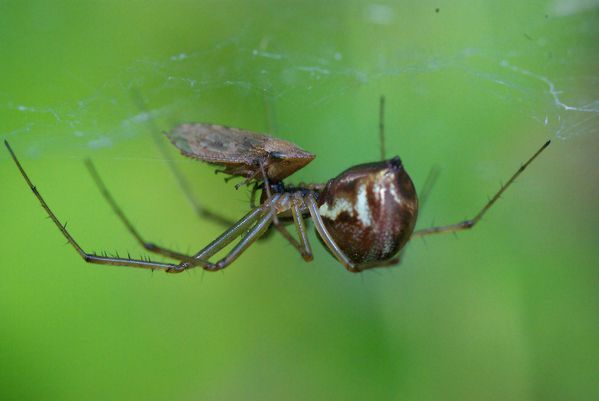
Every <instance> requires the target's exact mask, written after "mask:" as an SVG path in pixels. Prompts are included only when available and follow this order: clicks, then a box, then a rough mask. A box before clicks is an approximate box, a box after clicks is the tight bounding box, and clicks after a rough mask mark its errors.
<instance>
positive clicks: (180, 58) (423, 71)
mask: <svg viewBox="0 0 599 401" xmlns="http://www.w3.org/2000/svg"><path fill="white" fill-rule="evenodd" d="M596 5H597V3H596V2H588V1H586V2H585V1H582V2H562V1H559V2H555V3H553V4H550V5H549V6H548V8H547V10H546V15H545V18H544V19H542V20H541V21H540V22H537V23H536V25H532V26H527V27H526V28H525V29H523V30H522V31H521V32H518V34H517V35H518V37H520V39H522V36H524V37H525V38H526V40H525V41H519V43H522V42H523V43H524V44H521V45H520V46H519V47H518V46H514V37H504V38H502V39H503V42H502V41H499V42H498V43H495V44H493V45H492V46H491V45H488V44H485V43H482V44H480V43H479V44H478V46H467V47H462V48H459V47H458V48H454V49H451V51H444V50H442V49H441V48H439V49H436V51H435V49H433V50H430V49H428V50H419V49H417V48H415V47H412V48H407V49H402V48H397V47H394V46H392V45H391V44H384V45H381V46H380V47H379V46H376V45H375V48H376V50H377V52H378V59H375V60H368V62H364V60H360V61H359V62H354V61H352V60H347V58H348V57H347V54H346V53H347V51H344V50H342V49H341V46H339V44H338V43H335V42H334V41H333V40H331V41H329V42H327V41H326V40H325V41H323V42H321V43H320V44H319V45H318V46H314V47H307V48H306V47H305V46H302V47H299V48H297V49H294V48H290V47H285V48H283V47H282V46H281V45H280V44H277V43H276V40H274V39H272V38H269V37H268V35H266V36H262V37H261V38H260V36H259V35H258V36H257V34H256V30H257V28H258V26H257V22H256V21H251V20H250V21H248V22H246V23H245V24H244V25H243V26H241V27H240V28H238V29H237V30H236V31H235V32H233V33H232V34H231V35H230V36H229V37H226V38H224V39H223V40H221V41H218V42H216V43H212V44H211V45H210V46H207V47H206V48H202V49H192V50H187V49H186V50H182V51H180V52H175V53H172V54H170V55H164V56H156V57H146V58H142V59H137V60H136V61H134V62H133V63H131V64H127V65H124V66H122V68H121V70H120V73H119V74H118V75H117V76H116V77H114V78H113V79H111V80H109V81H107V82H105V83H104V84H103V85H101V86H97V87H94V88H91V89H90V90H89V91H88V93H89V94H88V95H87V96H85V97H81V98H76V99H73V100H72V101H65V102H61V103H54V102H52V101H45V102H38V103H23V102H21V101H20V100H19V98H18V97H17V96H14V95H9V94H7V93H3V94H1V95H0V107H1V109H2V112H3V113H4V114H6V117H8V118H7V119H5V120H8V121H10V125H11V126H10V127H8V129H5V130H4V136H5V137H6V138H8V139H9V140H12V139H13V138H17V137H18V138H20V139H23V140H25V143H26V144H27V151H28V152H29V155H34V154H37V153H39V152H40V151H41V150H42V149H47V148H48V147H49V146H50V147H51V146H53V145H55V146H59V147H61V148H71V149H74V150H76V151H81V149H82V148H85V149H88V150H91V151H93V150H94V149H98V148H105V147H111V146H113V145H114V144H116V143H119V142H122V141H129V140H132V139H134V138H135V137H137V136H139V135H146V134H147V130H146V129H145V124H146V122H147V120H149V119H154V120H158V121H160V120H161V119H163V123H162V124H158V125H159V126H160V128H161V129H163V128H164V129H166V127H168V126H169V125H172V124H173V123H175V122H179V121H190V120H192V121H193V120H204V121H210V122H225V123H229V121H227V120H230V121H231V123H230V125H243V124H244V118H243V116H244V114H243V112H242V111H240V110H243V109H244V108H246V109H247V107H250V108H251V109H252V110H253V114H254V115H255V116H259V117H255V118H254V121H253V127H252V128H255V129H257V130H260V128H263V129H262V130H263V131H267V130H268V127H267V126H268V123H265V121H266V119H267V118H268V117H266V116H265V115H266V114H268V107H267V110H266V111H265V110H264V104H263V102H264V101H266V103H267V104H269V105H271V106H272V107H273V108H275V109H278V107H279V105H283V106H281V107H282V108H283V109H284V108H285V107H286V106H285V104H286V102H288V107H296V108H299V109H301V113H309V112H310V111H316V110H322V109H326V108H328V107H332V106H333V105H334V104H335V103H337V102H339V100H340V99H341V98H343V97H344V96H353V95H355V94H356V92H357V91H358V89H357V88H360V87H364V86H369V85H371V86H373V87H375V88H385V87H386V85H391V86H392V85H393V83H394V82H401V85H402V87H403V90H404V91H405V90H406V88H407V91H408V92H410V91H412V92H414V93H416V94H417V96H421V97H426V96H435V95H436V94H437V93H438V92H439V91H445V92H446V93H447V91H449V93H450V94H451V93H452V92H454V93H453V94H454V95H456V96H459V93H457V92H456V88H450V89H444V88H439V87H438V80H439V79H445V77H451V78H456V77H457V79H458V80H460V81H461V82H465V83H468V85H471V86H472V87H478V88H482V93H484V95H485V98H488V99H492V100H491V101H492V102H496V103H498V104H500V105H503V106H504V107H505V108H507V109H509V111H510V113H517V114H519V115H521V116H522V118H524V119H527V120H530V122H531V124H532V125H533V126H535V127H537V128H538V129H540V130H544V131H546V132H547V136H548V137H550V138H557V139H560V140H568V139H571V138H573V137H577V136H583V135H597V134H598V133H599V98H598V94H599V75H597V73H596V71H598V69H597V68H593V66H594V67H597V66H599V52H597V51H596V50H597V43H598V41H597V37H598V35H597V31H598V28H597V24H593V20H592V19H589V18H588V13H590V12H592V11H589V9H591V10H592V8H593V6H596ZM580 15H583V17H580ZM356 18H359V19H362V20H365V21H367V22H369V23H370V24H372V25H374V26H377V25H380V26H384V25H387V24H392V23H394V22H396V21H397V19H398V18H399V15H398V11H397V10H396V9H394V8H392V7H390V6H385V5H381V4H370V5H367V6H364V7H363V8H362V9H361V11H360V14H359V15H358V16H357V17H356ZM317 28H318V29H320V32H318V34H321V35H326V33H327V32H328V30H329V29H331V28H330V27H328V26H327V25H326V21H324V22H323V25H322V26H319V27H317ZM257 39H259V40H257ZM465 44H466V45H470V44H471V43H465ZM593 49H595V51H593ZM410 82H413V84H410ZM410 85H412V87H411V86H410ZM377 90H379V89H377ZM132 91H139V93H140V94H141V96H142V97H143V99H144V102H145V103H146V105H147V106H146V109H145V110H140V108H139V106H136V105H135V102H134V101H132ZM380 91H381V92H383V91H384V89H382V90H380ZM223 93H224V94H225V95H222V94H223ZM218 96H235V97H236V98H238V99H239V101H238V103H236V104H235V105H234V107H233V108H230V107H229V108H228V114H227V113H223V112H222V111H219V110H222V109H223V108H226V107H225V106H223V104H225V103H226V102H224V101H223V100H222V99H220V101H217V102H214V97H218ZM302 96H308V97H309V98H310V101H309V102H301V101H300V100H298V99H301V97H302ZM477 101H483V102H484V101H485V99H482V98H481V99H477ZM248 105H250V106H248ZM273 105H274V106H273ZM231 110H233V111H231ZM235 110H237V111H235ZM246 111H247V110H246ZM278 111H279V110H275V112H278ZM235 113H237V114H235ZM235 122H238V124H235ZM278 124H280V125H279V126H277V128H278V129H281V128H283V129H281V130H284V128H285V125H286V123H285V122H284V120H281V119H279V121H278ZM246 125H247V124H246ZM250 125H252V124H250Z"/></svg>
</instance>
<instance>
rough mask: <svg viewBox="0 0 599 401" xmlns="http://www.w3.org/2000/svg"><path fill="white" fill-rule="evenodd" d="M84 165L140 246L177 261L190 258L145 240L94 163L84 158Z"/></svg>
mask: <svg viewBox="0 0 599 401" xmlns="http://www.w3.org/2000/svg"><path fill="white" fill-rule="evenodd" d="M85 166H86V167H87V170H88V171H89V173H90V175H91V176H92V178H93V180H94V182H95V184H96V186H97V187H98V189H99V190H100V193H101V194H102V196H103V197H104V199H105V200H106V202H108V204H109V205H110V207H111V208H112V211H113V212H114V213H115V214H116V215H117V217H118V218H119V219H120V220H121V221H122V222H123V224H124V225H125V227H126V228H127V230H128V231H129V233H131V235H133V237H135V239H136V240H137V242H139V244H140V245H141V246H143V247H144V248H145V249H146V250H147V251H149V252H154V253H157V254H160V255H162V256H166V257H168V258H171V259H175V260H179V261H184V260H191V259H192V257H191V256H188V255H185V254H183V253H180V252H176V251H173V250H170V249H167V248H164V247H162V246H159V245H156V244H155V243H153V242H148V241H146V240H145V239H144V238H143V237H142V236H141V234H140V233H139V232H138V231H137V229H136V228H135V226H133V224H132V223H131V221H130V220H129V219H128V218H127V216H125V213H124V212H123V210H122V209H121V208H120V206H119V205H118V204H117V203H116V201H115V200H114V198H113V197H112V194H111V193H110V191H109V190H108V188H107V187H106V185H105V184H104V181H103V180H102V178H100V174H98V171H97V170H96V167H95V166H94V164H93V163H92V161H91V160H90V159H86V160H85Z"/></svg>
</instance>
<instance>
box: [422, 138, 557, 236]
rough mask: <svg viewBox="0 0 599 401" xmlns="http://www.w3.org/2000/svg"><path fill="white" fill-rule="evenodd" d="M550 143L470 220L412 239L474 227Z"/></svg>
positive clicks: (542, 147)
mask: <svg viewBox="0 0 599 401" xmlns="http://www.w3.org/2000/svg"><path fill="white" fill-rule="evenodd" d="M550 143H551V141H547V142H545V144H543V146H541V148H540V149H539V150H537V151H536V153H535V154H534V155H532V157H531V158H530V159H528V161H527V162H526V163H524V164H523V165H522V166H520V168H519V169H518V170H517V171H516V172H515V173H514V174H513V175H512V176H511V177H510V179H509V180H508V181H507V182H506V183H505V184H504V185H502V186H501V188H499V191H497V193H496V194H495V195H494V196H493V197H492V198H491V199H490V200H489V201H488V202H487V203H486V204H485V206H484V207H483V208H482V209H481V210H480V211H479V212H478V214H477V215H476V216H474V217H473V218H472V219H469V220H464V221H461V222H459V223H456V224H450V225H447V226H439V227H429V228H424V229H422V230H417V231H415V232H414V233H413V234H412V238H413V237H421V236H424V235H430V234H442V233H450V232H456V231H462V230H467V229H470V228H472V227H474V225H475V224H476V223H478V222H479V221H480V219H481V218H482V217H483V216H484V215H485V213H486V212H487V211H488V210H489V209H490V208H491V206H493V205H494V204H495V202H497V200H498V199H499V198H500V197H501V195H502V194H503V193H504V192H505V190H506V189H507V188H508V187H509V186H510V185H511V184H512V183H513V182H514V180H515V179H516V178H518V176H519V175H520V174H521V173H522V172H523V171H524V170H525V169H526V167H528V165H529V164H530V163H532V161H533V160H534V159H536V158H537V156H539V154H541V152H542V151H543V150H545V148H547V146H549V144H550Z"/></svg>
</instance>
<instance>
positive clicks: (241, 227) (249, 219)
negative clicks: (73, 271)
mask: <svg viewBox="0 0 599 401" xmlns="http://www.w3.org/2000/svg"><path fill="white" fill-rule="evenodd" d="M86 165H87V167H88V169H89V171H90V173H91V175H92V177H93V178H94V181H95V182H96V184H97V185H98V187H99V188H100V191H101V192H102V195H103V196H104V197H105V198H106V200H107V201H108V203H109V204H110V205H111V206H112V209H113V210H114V212H115V214H116V215H117V216H118V217H119V219H120V220H121V221H122V222H123V224H124V225H125V226H126V227H127V230H129V232H130V233H131V234H132V235H133V236H134V237H135V238H136V239H137V241H138V242H139V243H140V244H141V245H142V246H143V247H144V248H145V249H147V250H148V251H150V252H156V253H159V254H162V255H164V256H167V257H170V258H173V259H177V260H179V261H186V262H189V263H188V264H186V265H185V267H182V266H179V269H182V270H184V269H188V268H190V267H195V266H198V265H201V266H202V267H203V268H204V269H206V270H219V269H220V268H222V267H220V268H217V265H215V264H213V263H210V262H207V260H208V259H209V258H210V257H211V256H213V255H214V254H216V253H217V252H218V251H220V250H221V249H223V248H224V247H226V246H227V245H228V244H230V243H231V242H232V241H233V240H235V238H237V237H239V236H240V235H241V234H242V233H243V232H244V231H246V230H247V229H248V228H249V227H250V226H251V225H252V224H253V223H254V222H255V221H256V220H258V219H259V218H260V217H261V216H262V215H263V214H264V211H265V209H266V207H267V206H268V207H272V204H273V203H274V201H275V200H278V198H279V197H280V195H279V196H277V198H276V199H273V200H271V201H267V202H265V204H264V205H263V206H260V207H257V208H254V209H253V210H251V211H250V212H249V213H248V214H246V215H245V216H244V217H242V218H241V219H240V220H239V221H238V222H236V223H235V224H232V227H231V228H229V229H228V230H226V231H225V232H224V233H223V234H221V235H220V236H219V237H218V238H217V239H216V240H214V241H213V242H212V243H210V244H209V245H208V246H207V247H205V248H204V249H202V250H201V251H200V252H198V253H197V254H196V255H194V256H188V255H184V254H181V253H178V252H174V251H171V250H169V249H166V248H163V247H161V246H159V245H156V244H154V243H151V242H146V241H145V240H144V239H143V238H142V237H141V235H140V234H139V232H138V231H137V230H136V229H135V227H134V226H133V225H132V224H131V222H130V221H129V219H127V217H126V216H125V214H124V213H123V211H122V209H121V208H120V207H119V206H118V205H117V203H116V201H115V200H114V198H113V197H112V196H111V194H110V192H109V191H108V189H107V188H106V185H105V184H104V182H103V181H102V179H101V178H100V176H99V174H98V172H97V171H96V170H95V168H94V165H93V164H92V162H91V161H89V160H87V161H86Z"/></svg>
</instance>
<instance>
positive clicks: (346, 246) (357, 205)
mask: <svg viewBox="0 0 599 401" xmlns="http://www.w3.org/2000/svg"><path fill="white" fill-rule="evenodd" d="M383 115H384V98H383V97H381V103H380V121H379V133H380V137H381V156H382V157H381V159H382V160H381V161H377V162H372V163H367V164H360V165H356V166H353V167H350V168H348V169H347V170H345V171H343V172H342V173H340V174H339V175H337V176H336V177H335V178H332V179H330V180H329V181H328V182H327V183H325V184H298V185H290V184H286V183H285V182H284V181H283V180H284V179H285V178H287V177H288V176H290V175H291V174H293V173H294V172H295V171H297V170H299V169H300V168H302V167H304V166H305V165H306V164H308V163H309V162H310V161H311V160H313V159H314V157H315V156H314V155H313V154H311V153H309V152H306V151H304V150H303V149H301V148H299V147H298V146H297V145H295V144H293V143H291V142H288V141H284V140H282V139H278V138H274V137H271V136H268V135H264V134H259V133H253V132H250V131H246V130H240V129H236V128H229V127H225V126H221V125H213V124H200V123H194V124H183V125H180V126H178V127H176V128H175V129H174V130H172V131H171V132H170V133H167V136H168V138H169V140H170V141H171V142H172V143H173V144H174V145H175V146H176V147H178V148H179V150H180V151H181V153H182V154H184V155H186V156H189V157H193V158H196V159H199V160H201V161H204V162H208V163H210V164H213V165H216V166H219V167H220V170H217V171H220V172H223V173H226V174H229V175H231V177H229V178H233V177H242V178H244V181H243V182H242V183H241V184H238V185H237V187H239V186H240V185H243V184H246V185H250V184H253V189H252V207H251V209H250V211H249V212H248V213H247V214H246V215H245V216H243V217H242V218H241V219H240V220H238V221H237V222H235V223H233V224H232V225H231V226H230V228H228V229H227V230H226V231H225V232H223V233H222V234H221V235H220V236H219V237H218V238H216V239H215V240H214V241H212V242H211V243H210V244H208V245H207V246H206V247H204V248H203V249H201V250H200V251H198V252H197V253H195V254H193V255H186V254H183V253H179V252H176V251H173V250H170V249H167V248H164V247H162V246H159V245H156V244H154V243H151V242H147V241H145V240H144V239H143V237H142V236H141V235H140V234H139V232H138V231H137V230H136V229H135V228H134V226H133V225H132V224H131V222H130V221H129V220H128V219H127V217H126V216H125V214H124V213H123V211H122V210H121V209H120V207H119V206H118V205H117V203H116V201H115V200H114V199H113V197H112V195H111V194H110V192H108V190H107V188H106V186H105V185H104V183H103V182H102V180H101V179H100V176H99V175H98V173H97V172H96V170H95V168H94V167H93V165H92V164H91V162H89V161H88V162H87V167H88V169H89V170H90V173H91V174H92V177H93V178H94V180H95V182H96V184H97V185H98V187H99V188H100V191H101V192H102V194H103V196H104V198H105V199H106V200H107V202H108V203H109V204H110V205H111V207H112V209H113V210H114V212H115V213H116V215H117V216H118V218H119V219H120V220H121V221H122V222H123V224H124V225H125V226H126V228H127V229H128V230H129V232H130V233H131V234H132V235H133V236H134V237H135V238H136V239H137V241H138V242H139V243H140V244H141V245H142V246H143V247H144V248H145V249H146V250H148V251H150V252H154V253H157V254H160V255H163V256H166V257H167V258H170V259H174V260H175V261H177V262H176V263H165V262H158V261H152V260H150V259H143V258H142V259H134V258H131V257H127V258H122V257H118V256H116V257H111V256H108V255H106V254H104V255H97V254H94V253H88V252H86V251H84V250H83V248H82V247H81V246H79V244H78V243H77V242H76V241H75V239H74V238H73V236H72V235H71V234H70V233H69V231H67V228H66V224H64V225H63V224H61V223H60V221H59V220H58V218H57V217H56V215H55V214H54V213H53V212H52V210H51V209H50V207H49V206H48V204H47V203H46V201H45V200H44V198H43V197H42V195H41V194H40V193H39V191H38V190H37V188H36V186H35V185H33V183H32V182H31V180H30V179H29V176H28V175H27V173H26V172H25V170H24V169H23V167H22V165H21V163H20V162H19V160H18V159H17V156H16V155H15V153H14V151H13V150H12V148H11V147H10V145H9V144H8V142H7V141H6V140H5V141H4V144H5V145H6V147H7V149H8V151H9V152H10V154H11V156H12V159H13V160H14V162H15V164H16V166H17V168H18V169H19V171H20V172H21V175H22V176H23V178H24V179H25V181H26V182H27V184H28V185H29V188H30V189H31V190H32V191H33V193H34V195H35V197H36V198H37V199H38V200H39V202H40V203H41V206H42V207H43V208H44V210H45V211H46V213H48V215H49V217H50V218H51V219H52V221H53V222H54V224H55V225H56V227H58V229H59V230H60V232H61V233H62V235H63V236H64V237H65V238H66V239H67V241H68V242H69V243H70V244H71V245H72V247H73V248H74V249H75V250H76V251H77V253H78V254H79V255H80V256H81V257H82V258H83V259H84V260H85V261H86V262H88V263H96V264H103V265H117V266H130V267H139V268H149V269H160V270H164V271H166V272H170V273H176V272H182V271H185V270H187V269H190V268H194V267H201V268H203V269H205V270H207V271H217V270H221V269H224V268H225V267H227V266H229V265H230V264H231V263H232V262H233V261H235V260H236V259H237V258H238V257H239V256H240V255H241V254H242V253H243V252H244V251H245V250H246V249H247V248H248V247H249V246H251V245H252V244H253V243H254V242H255V241H256V240H258V239H259V238H260V237H262V236H263V235H264V234H265V233H266V232H267V231H268V230H269V228H270V226H271V225H273V226H274V227H275V228H276V230H277V231H278V232H280V233H281V234H282V235H283V237H284V238H285V239H286V240H287V241H289V242H290V243H291V244H292V245H293V246H294V247H295V248H296V249H297V250H298V251H299V253H300V254H301V256H302V257H303V259H304V260H305V261H311V260H312V250H311V246H310V242H309V241H308V236H307V230H306V222H305V219H306V218H311V219H312V221H313V224H314V227H315V229H316V232H317V233H318V235H319V237H320V239H321V241H322V243H323V244H324V245H325V246H326V248H327V249H328V250H329V252H330V253H331V254H332V255H333V256H334V257H335V258H336V259H337V260H338V261H339V262H340V263H341V264H342V265H343V266H344V267H345V268H346V269H347V270H348V271H350V272H354V273H357V272H361V271H364V270H366V269H370V268H374V267H382V266H392V265H395V264H397V263H399V257H398V256H397V255H399V254H400V251H401V250H402V248H403V247H404V246H405V245H406V243H407V242H408V241H409V240H410V239H412V238H415V237H420V236H425V235H430V234H439V233H449V232H456V231H461V230H467V229H470V228H472V227H474V226H475V225H476V224H477V223H478V222H479V221H480V220H481V218H482V217H483V216H484V215H485V213H486V212H487V211H488V210H489V209H490V208H491V206H493V205H494V204H495V202H496V201H497V200H498V199H499V198H500V196H501V195H502V194H503V192H504V191H505V190H506V189H507V188H508V187H509V186H510V185H511V184H512V183H513V182H514V180H515V179H516V178H517V177H518V176H519V175H520V174H521V173H522V172H523V171H524V170H525V169H526V168H527V167H528V166H529V165H530V164H531V163H532V161H533V160H534V159H535V158H536V157H537V156H538V155H539V154H540V153H541V152H542V151H543V150H544V149H545V148H547V146H549V144H550V143H551V141H547V142H546V143H544V144H543V146H541V147H540V148H539V149H538V150H537V151H536V152H535V153H534V154H533V155H532V156H531V157H530V158H529V159H528V161H526V162H525V163H524V164H522V165H521V167H520V168H519V169H518V170H517V171H516V172H515V173H514V174H513V175H512V176H511V177H510V179H509V180H508V181H507V182H506V183H505V184H504V185H502V186H501V187H500V189H499V191H497V193H496V194H495V195H494V196H493V197H492V198H490V200H489V201H488V202H487V203H486V204H485V205H484V206H483V208H482V209H481V210H480V211H479V212H478V213H477V214H476V215H475V216H474V217H473V218H471V219H468V220H464V221H461V222H458V223H456V224H451V225H446V226H439V227H430V228H425V229H421V230H417V231H414V227H415V225H416V220H417V217H418V197H417V195H416V190H415V188H414V184H413V183H412V180H411V179H410V176H409V175H408V173H407V172H406V170H405V168H404V165H403V163H402V161H401V159H400V158H399V157H398V156H395V157H393V158H391V159H385V149H384V141H383V138H384V124H383ZM178 178H180V177H178ZM258 192H260V198H259V202H258V204H257V205H256V204H255V195H256V193H258ZM203 214H206V215H209V216H210V217H213V218H215V219H216V220H221V221H222V220H224V219H222V218H220V217H219V216H217V215H215V214H212V213H209V212H204V213H203ZM290 224H293V226H294V227H295V230H296V234H297V239H296V238H295V237H294V236H293V235H292V234H291V233H290V232H289V230H288V228H287V226H288V225H290ZM239 237H241V238H240V240H239V241H238V242H237V244H235V245H234V246H233V248H232V249H231V250H230V251H229V252H228V253H227V254H226V255H225V256H224V257H222V258H221V259H219V260H217V261H215V262H211V261H210V259H211V258H212V257H213V256H214V255H215V254H217V253H218V252H219V251H221V250H222V249H224V248H225V247H226V246H227V245H229V244H231V243H232V242H233V241H235V239H237V238H239Z"/></svg>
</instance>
